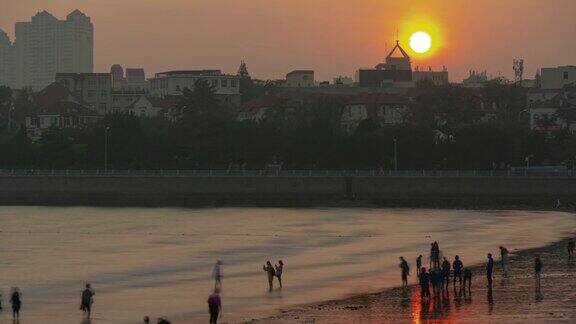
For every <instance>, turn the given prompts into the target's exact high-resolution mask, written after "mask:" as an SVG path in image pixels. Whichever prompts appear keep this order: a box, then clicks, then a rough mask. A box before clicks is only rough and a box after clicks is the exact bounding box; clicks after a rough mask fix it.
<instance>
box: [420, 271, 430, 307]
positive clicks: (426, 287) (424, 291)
mask: <svg viewBox="0 0 576 324" xmlns="http://www.w3.org/2000/svg"><path fill="white" fill-rule="evenodd" d="M418 283H419V284H420V298H422V299H425V298H428V299H429V298H430V275H429V274H428V272H426V268H424V267H422V268H421V269H420V275H419V276H418Z"/></svg>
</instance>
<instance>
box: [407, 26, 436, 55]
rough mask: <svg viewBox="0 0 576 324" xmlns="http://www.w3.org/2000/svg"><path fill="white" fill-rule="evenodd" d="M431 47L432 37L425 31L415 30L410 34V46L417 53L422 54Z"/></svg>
mask: <svg viewBox="0 0 576 324" xmlns="http://www.w3.org/2000/svg"><path fill="white" fill-rule="evenodd" d="M431 47H432V37H430V35H429V34H428V33H426V32H423V31H417V32H415V33H414V34H412V36H410V48H412V50H413V51H414V52H416V53H418V54H424V53H426V52H428V51H429V50H430V48H431Z"/></svg>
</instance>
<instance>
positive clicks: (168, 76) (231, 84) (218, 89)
mask: <svg viewBox="0 0 576 324" xmlns="http://www.w3.org/2000/svg"><path fill="white" fill-rule="evenodd" d="M198 81H205V82H207V83H208V84H209V85H211V86H212V88H213V89H214V92H215V95H216V98H218V100H219V101H220V102H221V103H222V104H224V105H227V106H233V107H238V106H239V105H240V77H239V76H238V75H230V74H223V73H222V72H221V71H220V70H183V71H168V72H162V73H156V75H155V76H154V77H153V78H151V79H149V80H148V82H149V88H150V95H151V96H154V97H167V96H179V95H182V92H183V91H184V89H186V88H188V89H190V90H194V86H195V84H196V82H198Z"/></svg>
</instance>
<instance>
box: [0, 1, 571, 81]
mask: <svg viewBox="0 0 576 324" xmlns="http://www.w3.org/2000/svg"><path fill="white" fill-rule="evenodd" d="M7 6H8V4H7V2H4V1H2V2H0V28H1V29H3V30H5V31H6V32H7V33H8V34H9V36H10V38H11V39H12V40H14V24H15V23H16V22H19V21H28V20H29V19H30V17H31V16H33V15H35V14H36V13H37V12H39V11H42V10H47V11H49V12H50V13H52V14H53V15H55V16H56V17H58V18H62V17H65V16H66V15H67V14H68V13H70V12H72V11H73V10H75V9H79V10H81V11H82V12H84V13H86V14H87V15H88V16H90V17H91V19H92V21H93V23H94V26H95V41H94V47H95V50H94V63H95V68H94V70H95V71H96V72H107V71H109V69H110V66H111V65H112V64H114V63H120V64H122V65H123V66H126V67H143V68H144V69H145V70H146V72H147V76H148V77H150V76H152V75H153V74H154V73H157V72H161V71H165V70H172V69H184V68H220V69H222V70H224V71H226V72H235V71H236V69H237V67H238V64H239V61H240V60H245V61H246V62H247V64H248V68H249V70H250V72H251V74H252V75H254V76H255V77H258V78H265V79H276V78H283V77H284V75H285V74H286V73H287V72H289V71H290V70H292V69H313V70H315V71H316V74H317V76H318V79H319V80H330V79H331V78H332V77H334V76H337V75H348V76H353V75H354V73H355V71H356V70H357V69H358V68H363V67H373V66H374V65H375V64H377V63H380V62H382V61H383V58H384V56H385V55H386V52H387V50H390V49H391V47H392V46H393V42H394V39H395V38H396V35H398V36H399V38H400V42H401V43H402V44H403V45H404V47H408V46H407V42H408V40H407V36H406V33H407V32H408V30H409V29H410V28H411V25H413V24H417V23H418V22H421V21H425V22H426V24H427V26H426V28H432V29H434V34H435V35H434V36H435V37H434V38H435V39H434V40H433V41H434V42H435V45H436V46H438V45H440V47H436V48H435V49H434V52H433V54H432V55H428V56H425V57H419V56H418V55H415V53H413V52H410V55H411V56H412V57H413V66H421V67H425V68H427V67H428V66H432V67H433V68H434V69H436V70H439V69H441V68H442V66H444V65H445V66H447V68H448V69H449V71H450V76H451V81H460V80H461V79H462V78H464V77H466V76H467V74H468V71H469V70H471V69H476V70H488V73H489V74H491V75H493V76H497V75H499V74H502V75H503V76H506V77H509V78H512V74H513V72H512V59H513V58H515V57H523V58H524V60H525V62H526V69H525V71H526V72H525V77H527V78H530V77H532V76H533V75H534V73H535V72H536V70H537V69H538V68H541V67H546V66H558V65H569V64H573V62H572V61H571V59H572V58H573V57H575V56H576V44H575V43H574V42H571V41H570V35H571V34H573V32H574V31H576V24H574V23H573V22H572V20H571V17H570V13H571V12H574V10H570V8H573V9H576V3H572V2H571V1H565V0H556V1H554V5H550V3H546V4H544V3H542V2H538V1H524V2H523V4H522V6H519V5H518V4H512V3H499V2H497V1H483V2H482V3H472V4H470V3H464V2H462V1H450V3H449V4H447V3H446V2H443V1H428V2H427V3H408V2H396V3H393V4H382V3H381V2H378V1H363V2H362V4H357V5H355V6H354V7H349V6H346V4H345V2H343V1H339V0H338V1H330V2H329V3H328V2H327V1H323V0H317V1H308V2H306V3H298V2H297V3H294V2H287V1H276V2H274V3H268V2H266V1H261V0H253V1H250V2H249V3H245V2H242V3H238V2H236V1H228V0H221V1H212V2H210V3H189V2H183V1H176V0H169V1H167V2H163V3H162V4H160V3H157V2H142V1H134V0H125V1H123V3H122V4H121V5H118V4H116V3H115V2H114V1H108V0H102V1H98V2H96V1H74V0H57V1H32V0H27V1H26V0H25V1H20V2H18V3H10V8H9V9H10V10H3V9H4V7H7ZM6 9H7V8H6ZM112 9H114V10H112ZM168 17H169V20H168ZM215 17H216V18H218V19H215ZM472 17H481V18H480V19H478V18H472ZM187 25H188V26H190V28H182V26H187ZM256 26H258V27H256ZM261 26H267V27H266V28H262V27H261ZM526 26H530V27H531V28H530V33H527V32H525V29H526V28H527V27H526ZM536 26H538V28H536ZM175 29H176V30H180V32H175V31H174V30H175ZM119 31H121V32H119ZM571 31H572V32H571ZM359 35H362V37H358V36H359Z"/></svg>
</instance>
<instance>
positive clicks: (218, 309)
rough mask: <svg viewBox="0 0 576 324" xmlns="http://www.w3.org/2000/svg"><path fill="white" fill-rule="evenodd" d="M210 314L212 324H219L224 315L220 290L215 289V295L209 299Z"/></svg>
mask: <svg viewBox="0 0 576 324" xmlns="http://www.w3.org/2000/svg"><path fill="white" fill-rule="evenodd" d="M208 312H209V313H210V324H217V323H218V317H219V316H221V314H222V298H220V290H219V289H215V290H214V293H212V294H211V295H210V297H208Z"/></svg>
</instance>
